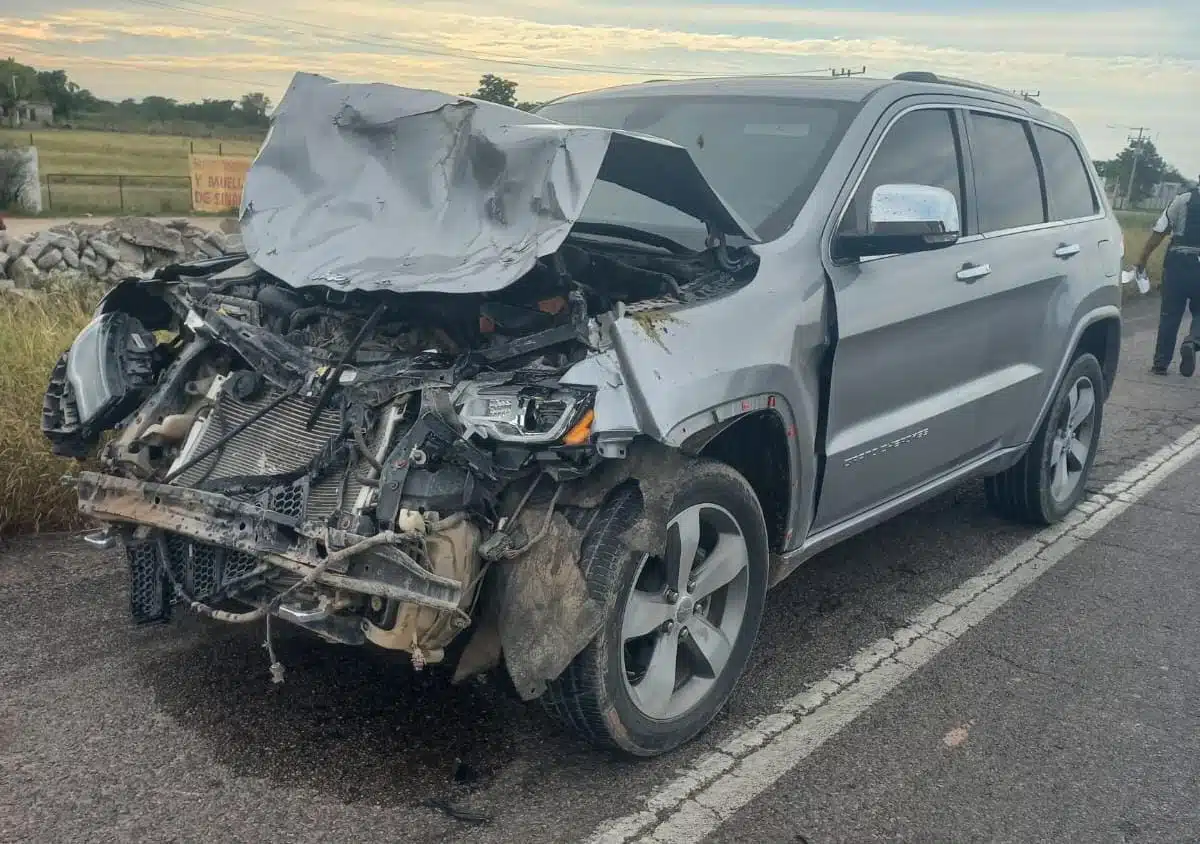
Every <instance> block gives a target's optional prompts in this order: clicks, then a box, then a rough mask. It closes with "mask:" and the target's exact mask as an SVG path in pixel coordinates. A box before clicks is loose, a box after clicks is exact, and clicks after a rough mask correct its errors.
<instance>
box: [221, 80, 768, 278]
mask: <svg viewBox="0 0 1200 844" xmlns="http://www.w3.org/2000/svg"><path fill="white" fill-rule="evenodd" d="M597 180H603V181H607V182H611V183H613V184H616V185H620V186H621V187H624V188H627V189H629V190H632V191H634V192H636V193H640V194H642V195H644V196H647V197H650V198H651V199H655V200H657V201H659V202H662V203H665V204H667V205H670V206H672V207H674V208H676V209H678V210H680V211H682V212H684V213H686V214H689V215H691V216H693V217H695V218H696V219H698V220H700V221H702V222H704V223H707V224H709V225H710V226H712V227H713V228H715V229H716V230H717V231H720V232H722V233H725V234H732V235H739V236H742V237H747V238H750V239H756V238H755V235H754V232H753V230H752V229H751V228H750V226H749V225H747V224H746V223H745V222H743V221H742V220H741V219H740V218H739V217H738V215H737V214H736V212H734V211H733V210H732V209H731V208H730V207H729V206H728V205H727V204H726V203H725V202H724V200H722V199H721V198H720V196H718V195H717V193H716V191H715V190H713V188H712V187H711V185H709V183H708V182H707V181H706V180H705V179H704V177H703V176H702V175H701V173H700V170H699V168H698V167H697V166H696V163H695V162H694V161H693V160H692V157H691V155H690V154H689V153H688V151H687V150H686V149H684V148H683V147H681V146H678V145H676V144H674V143H671V142H670V141H665V140H662V139H660V138H653V137H650V136H647V135H640V134H636V133H631V132H623V131H618V130H612V129H601V128H596V127H588V126H568V125H565V124H561V123H556V122H554V121H550V120H547V119H546V118H542V117H538V116H537V115H534V114H530V113H528V112H523V111H520V110H518V109H513V108H508V107H506V106H501V105H496V104H494V103H488V102H483V101H478V100H473V99H468V98H465V97H454V96H449V95H446V94H441V93H436V92H433V91H424V90H417V89H411V88H401V87H396V86H392V85H384V84H379V83H373V84H359V83H341V82H336V81H334V80H332V79H328V78H326V77H323V76H318V75H314V74H306V73H301V74H297V75H296V76H295V77H294V78H293V80H292V84H291V86H290V87H289V88H288V91H287V93H286V94H285V95H284V97H283V100H282V101H281V102H280V104H279V107H278V109H277V110H276V113H275V115H274V118H273V125H272V128H271V131H270V133H269V134H268V136H267V140H266V142H265V143H264V144H263V146H262V149H261V150H260V151H259V154H258V156H257V158H256V159H255V161H254V164H253V165H252V166H251V168H250V170H249V172H248V173H247V176H246V185H245V189H244V191H243V204H242V210H241V221H242V234H243V237H244V239H245V243H246V250H247V253H248V254H249V256H250V258H251V259H252V260H253V261H254V262H255V263H256V264H257V265H258V266H260V267H262V268H263V269H265V270H267V271H268V272H270V273H272V274H273V275H275V276H277V277H278V278H280V279H282V280H284V281H286V282H287V283H288V284H290V285H292V286H294V287H305V286H311V285H325V286H329V287H334V288H341V289H352V290H392V291H397V292H405V291H426V292H441V293H468V292H469V293H484V292H489V291H495V290H499V289H501V288H503V287H507V286H508V285H510V284H512V283H513V282H514V281H516V280H517V279H519V278H520V277H521V276H523V275H525V274H526V273H527V272H529V271H530V270H531V269H532V268H533V266H534V262H535V261H536V259H537V258H538V257H541V256H545V255H549V254H550V253H552V252H555V251H556V250H557V249H558V248H559V247H560V246H561V245H562V243H563V241H564V240H565V239H566V237H567V235H568V233H569V232H570V230H571V226H572V225H573V224H574V223H575V221H576V220H577V219H578V218H579V215H580V212H581V211H582V209H583V206H584V204H585V203H586V201H587V198H588V195H589V194H590V192H591V190H592V187H593V185H594V184H595V183H596V181H597Z"/></svg>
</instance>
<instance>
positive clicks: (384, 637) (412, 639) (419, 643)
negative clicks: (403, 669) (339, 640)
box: [363, 519, 481, 665]
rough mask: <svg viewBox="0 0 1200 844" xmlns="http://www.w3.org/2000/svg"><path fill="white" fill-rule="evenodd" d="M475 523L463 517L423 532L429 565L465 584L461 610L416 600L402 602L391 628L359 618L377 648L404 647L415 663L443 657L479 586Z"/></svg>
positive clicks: (466, 618)
mask: <svg viewBox="0 0 1200 844" xmlns="http://www.w3.org/2000/svg"><path fill="white" fill-rule="evenodd" d="M479 538H480V532H479V528H478V527H476V526H475V525H474V524H472V523H471V522H469V521H467V520H466V519H456V520H453V521H451V522H449V523H448V524H447V526H445V527H441V528H439V529H438V530H436V531H435V532H434V533H431V534H429V535H428V536H426V537H424V541H425V547H426V554H427V555H428V562H429V568H430V569H431V571H432V572H433V573H434V574H436V575H439V576H441V577H447V578H453V579H454V580H457V581H459V582H460V583H462V584H463V585H464V589H463V593H462V601H461V603H460V604H459V611H457V612H446V611H444V610H437V609H433V608H432V607H422V606H418V605H416V604H400V605H399V606H398V607H397V608H396V614H395V616H396V620H395V623H394V624H392V625H391V627H390V628H386V629H385V628H383V627H379V626H377V625H375V624H374V623H372V622H371V621H369V620H364V621H363V632H364V633H365V634H366V637H367V640H368V641H370V642H372V643H374V644H375V645H378V646H379V647H381V648H387V649H389V650H401V651H407V652H408V653H410V654H412V655H413V662H414V664H418V665H419V664H421V663H436V662H441V661H442V659H443V658H444V657H445V648H446V646H447V645H449V644H450V642H451V641H452V640H453V639H454V637H455V636H457V635H458V634H459V633H460V632H462V630H464V629H465V628H466V627H467V626H468V625H469V624H470V616H469V614H468V612H467V610H468V609H469V608H470V606H471V604H472V602H473V601H474V596H475V590H476V589H477V588H478V581H479V580H480V579H481V578H479V577H477V575H478V573H479V565H480V561H479V554H478V549H479Z"/></svg>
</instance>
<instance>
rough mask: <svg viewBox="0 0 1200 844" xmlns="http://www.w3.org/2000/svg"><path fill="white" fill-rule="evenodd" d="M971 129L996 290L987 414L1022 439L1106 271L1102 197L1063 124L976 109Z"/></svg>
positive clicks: (985, 419) (1005, 442) (999, 435)
mask: <svg viewBox="0 0 1200 844" xmlns="http://www.w3.org/2000/svg"><path fill="white" fill-rule="evenodd" d="M967 136H968V148H969V150H970V160H971V168H972V171H973V175H974V181H975V196H976V201H977V210H978V219H979V229H980V232H981V233H982V235H983V238H984V241H983V244H982V256H983V262H984V263H986V264H987V266H988V267H989V269H990V272H989V274H988V275H987V276H986V277H984V278H981V279H980V281H979V284H980V286H981V287H983V288H986V289H987V292H988V294H989V296H988V320H987V322H986V329H987V341H986V342H984V343H982V344H981V350H982V352H983V361H982V367H983V371H982V373H981V374H982V376H983V378H984V380H983V382H982V389H983V392H984V394H985V397H984V399H983V400H982V402H981V416H980V419H981V421H982V424H983V425H984V426H985V429H986V432H987V435H988V437H989V438H990V439H992V440H994V441H995V442H997V443H998V444H1000V445H1002V446H1016V445H1020V444H1021V443H1022V442H1024V441H1025V440H1026V439H1028V437H1029V434H1030V431H1031V430H1032V429H1033V421H1034V420H1035V419H1036V417H1037V415H1038V413H1039V411H1040V409H1041V406H1042V402H1043V399H1044V398H1045V396H1046V393H1047V392H1048V391H1049V389H1050V387H1051V381H1052V379H1053V378H1054V377H1055V374H1056V372H1057V369H1058V364H1059V362H1060V361H1061V360H1062V355H1063V353H1064V351H1065V345H1066V343H1067V342H1069V340H1070V338H1069V337H1067V336H1065V335H1066V334H1067V332H1068V331H1069V328H1070V326H1071V324H1072V321H1073V319H1074V311H1075V308H1076V306H1077V304H1078V292H1077V291H1079V290H1081V289H1084V288H1085V287H1086V285H1087V284H1088V282H1089V278H1090V277H1091V276H1093V275H1095V274H1097V273H1102V272H1103V269H1102V267H1101V258H1100V249H1102V248H1103V244H1099V243H1098V242H1097V240H1096V238H1095V237H1094V236H1090V235H1089V232H1090V231H1091V222H1090V221H1094V220H1095V218H1096V216H1097V215H1098V213H1099V211H1100V205H1099V198H1098V197H1097V196H1096V194H1095V190H1094V187H1093V186H1092V184H1091V179H1090V177H1089V176H1088V174H1087V172H1086V170H1084V165H1083V160H1082V159H1081V157H1080V155H1079V151H1078V149H1077V148H1076V146H1075V143H1074V141H1073V140H1072V139H1071V138H1070V136H1068V135H1066V134H1064V133H1062V132H1060V131H1058V130H1055V129H1052V128H1049V127H1046V126H1043V125H1040V124H1036V123H1033V122H1031V121H1029V120H1027V119H1025V118H1023V117H1022V116H1019V115H1013V114H1003V113H998V112H994V111H984V110H977V109H972V110H970V111H969V112H968V113H967ZM1089 238H1090V239H1089ZM1073 289H1074V291H1076V292H1074V293H1073V292H1072V290H1073Z"/></svg>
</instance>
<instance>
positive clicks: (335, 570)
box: [42, 231, 756, 676]
mask: <svg viewBox="0 0 1200 844" xmlns="http://www.w3.org/2000/svg"><path fill="white" fill-rule="evenodd" d="M643 237H644V236H643ZM628 238H629V235H628V233H626V232H613V231H606V232H604V233H603V234H580V235H578V236H574V235H573V236H572V237H571V238H570V239H569V240H568V242H567V243H566V244H564V246H563V247H562V248H561V249H559V250H558V251H557V252H555V253H553V254H552V255H549V256H546V257H545V258H540V259H538V261H537V263H536V266H535V268H534V269H533V270H532V271H531V272H529V273H527V274H526V275H525V276H523V277H522V278H521V279H520V280H518V281H517V282H516V283H514V284H512V285H510V286H509V287H507V288H504V289H503V290H500V291H495V292H488V293H481V294H473V293H462V294H445V293H421V292H405V293H392V292H388V291H374V290H373V291H357V290H338V289H335V288H334V287H330V286H308V287H304V288H300V289H297V288H293V287H291V286H289V285H287V284H285V283H284V282H282V281H281V280H279V279H278V278H275V277H274V276H272V275H271V274H270V273H268V272H266V271H265V270H263V269H262V268H260V267H259V266H258V265H257V264H256V263H255V262H254V261H252V260H251V259H250V258H249V257H240V256H234V257H231V258H225V259H217V260H212V261H203V262H197V263H191V264H180V265H175V266H172V267H167V268H164V269H162V270H159V271H157V272H156V273H155V274H154V275H153V276H152V277H151V278H146V279H129V280H127V281H125V282H123V283H121V284H120V285H118V286H117V287H116V288H114V289H113V290H111V291H110V292H109V294H108V295H107V296H106V297H105V299H104V300H103V301H102V303H101V305H100V306H99V308H98V309H97V313H96V316H95V318H94V320H93V321H92V323H91V324H89V325H88V326H87V328H85V329H84V331H83V332H81V334H80V335H79V337H78V338H77V339H76V341H75V343H74V344H73V345H72V347H71V348H70V349H69V350H68V351H67V352H66V353H64V354H63V356H62V357H61V358H60V360H59V361H58V364H57V365H56V367H55V369H54V372H53V374H52V376H51V379H50V384H49V386H48V388H47V391H46V396H45V401H44V409H43V417H42V428H43V432H44V433H45V435H46V436H47V438H48V439H49V440H50V442H51V444H52V447H53V449H54V451H55V452H56V453H58V454H60V455H66V456H71V457H74V458H77V459H80V460H85V461H88V462H89V463H90V464H98V471H93V470H92V469H91V466H90V465H89V468H88V471H84V472H81V473H80V474H79V476H78V478H77V480H76V483H77V486H78V490H79V499H80V509H81V511H82V512H84V513H85V514H88V515H90V516H92V517H94V518H96V519H99V520H101V521H102V522H105V523H107V524H109V525H112V526H113V527H112V529H113V531H114V532H115V533H116V534H117V535H118V536H119V537H120V539H121V541H122V542H123V543H124V545H125V548H126V554H127V558H128V562H129V566H130V573H131V588H130V606H131V612H132V615H133V617H134V619H135V620H136V621H138V622H143V623H145V622H152V621H163V620H166V619H168V618H169V616H170V614H171V608H172V606H173V605H174V604H183V605H185V606H187V607H189V608H191V609H192V610H194V611H197V612H200V613H201V614H204V615H207V616H210V617H212V618H216V619H219V620H223V621H228V622H234V623H246V622H251V621H257V620H259V619H262V618H268V619H269V618H270V617H271V616H275V617H277V618H281V619H283V620H286V621H289V622H292V623H294V624H296V625H299V626H301V627H304V628H306V629H308V630H310V631H312V632H314V633H316V634H318V635H320V636H322V637H323V638H325V639H327V640H329V641H334V642H340V643H345V644H363V643H364V642H370V643H372V644H374V645H376V646H379V647H383V648H387V649H391V650H399V651H406V652H408V653H409V654H410V655H411V657H412V660H413V663H414V665H416V666H417V667H421V666H423V665H425V664H426V663H429V662H438V661H441V660H442V659H443V658H444V656H445V652H446V649H447V648H448V647H449V646H450V645H451V643H452V641H454V640H455V638H456V637H457V636H458V634H459V633H461V632H462V631H463V630H464V629H466V628H468V627H470V626H471V624H472V619H473V617H474V616H475V614H476V609H477V604H478V603H479V601H480V595H481V592H483V591H485V590H486V589H488V588H489V587H488V586H487V584H488V582H489V580H488V578H487V573H488V570H489V568H490V567H492V566H504V565H508V564H509V563H510V561H514V560H519V559H520V558H521V557H522V555H524V554H526V553H527V552H528V551H529V550H530V549H531V548H533V547H534V546H536V545H537V543H539V542H540V541H542V540H543V539H544V538H545V536H546V534H547V532H549V531H550V529H551V522H552V519H553V518H554V517H555V515H556V507H557V505H558V502H559V497H560V494H561V492H562V489H563V486H564V484H567V483H570V482H571V481H573V480H577V479H581V478H584V477H586V476H588V475H589V474H590V473H592V472H593V471H594V470H595V469H596V468H597V466H598V465H599V464H600V463H602V462H603V461H604V460H605V458H604V457H603V456H602V455H601V454H600V453H599V451H598V450H597V448H596V447H595V445H594V443H593V442H592V437H591V433H592V426H593V422H594V419H595V405H594V391H592V390H589V389H586V388H581V387H578V386H572V385H566V384H563V383H562V378H563V376H564V374H565V373H566V372H567V371H568V370H570V368H571V367H573V366H575V365H576V364H578V363H579V362H581V361H583V360H585V359H586V358H588V357H589V356H590V355H593V354H595V353H597V352H598V351H600V350H603V349H604V348H606V347H607V346H608V345H609V344H610V340H609V338H608V336H607V331H606V326H608V325H611V321H612V320H613V319H615V318H618V317H619V316H621V315H629V314H634V315H636V314H637V313H638V312H639V311H640V312H652V311H660V310H664V309H667V310H669V309H672V308H678V307H684V306H687V305H688V304H692V303H698V302H702V301H704V300H706V299H710V298H712V297H714V296H720V295H724V294H726V293H728V292H732V291H734V290H736V289H738V288H739V287H740V286H742V285H743V284H744V283H746V281H748V280H749V278H750V277H752V275H753V272H754V267H755V260H756V259H755V257H754V255H753V253H751V252H749V251H748V250H741V251H739V250H732V249H729V248H728V247H726V246H725V245H724V243H720V244H719V245H714V246H712V247H710V248H707V249H705V250H703V251H695V252H693V251H689V250H684V249H682V248H678V249H675V250H674V251H672V249H669V248H666V247H665V246H664V245H662V244H648V243H645V242H641V243H638V242H630V241H629V239H628ZM558 509H559V510H561V508H558ZM559 517H560V518H561V513H560V514H559ZM268 641H269V636H268ZM275 665H276V664H275V663H274V662H273V672H276V670H278V673H279V674H280V676H281V672H282V668H281V667H279V668H278V669H276V668H275V667H274V666H275Z"/></svg>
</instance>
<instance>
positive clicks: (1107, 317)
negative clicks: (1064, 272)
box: [1025, 305, 1121, 443]
mask: <svg viewBox="0 0 1200 844" xmlns="http://www.w3.org/2000/svg"><path fill="white" fill-rule="evenodd" d="M1080 352H1090V353H1092V354H1094V355H1095V356H1096V359H1097V360H1099V361H1100V371H1101V372H1102V373H1103V374H1104V398H1105V399H1107V398H1108V395H1109V393H1111V392H1112V387H1113V384H1114V383H1115V382H1116V377H1117V369H1118V367H1119V365H1120V355H1121V309H1120V308H1119V307H1118V306H1116V305H1105V306H1102V307H1098V308H1094V309H1093V310H1091V311H1089V312H1088V313H1087V314H1086V315H1085V316H1084V317H1083V318H1082V319H1080V320H1079V321H1078V322H1077V323H1076V324H1075V330H1074V332H1073V333H1072V335H1071V341H1070V343H1068V344H1067V348H1066V353H1065V354H1064V355H1063V356H1062V359H1061V360H1060V361H1059V364H1058V370H1057V371H1056V372H1055V373H1054V380H1052V381H1051V382H1050V385H1049V389H1047V390H1046V394H1045V396H1044V397H1043V399H1042V406H1041V408H1040V409H1039V411H1038V414H1037V418H1036V419H1035V420H1034V423H1033V426H1032V428H1031V429H1030V431H1029V433H1028V436H1026V438H1025V441H1026V442H1027V443H1028V442H1032V441H1033V439H1034V437H1036V436H1037V432H1038V430H1039V429H1040V428H1041V427H1042V423H1043V422H1044V421H1045V419H1046V414H1048V413H1049V412H1050V408H1051V405H1052V404H1053V403H1054V397H1055V395H1057V394H1058V390H1059V387H1060V386H1061V385H1062V380H1063V378H1064V377H1065V376H1066V374H1067V370H1068V369H1069V368H1070V366H1071V363H1072V362H1073V361H1074V360H1075V358H1076V357H1078V356H1079V353H1080Z"/></svg>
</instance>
